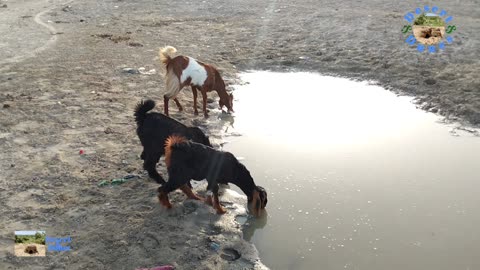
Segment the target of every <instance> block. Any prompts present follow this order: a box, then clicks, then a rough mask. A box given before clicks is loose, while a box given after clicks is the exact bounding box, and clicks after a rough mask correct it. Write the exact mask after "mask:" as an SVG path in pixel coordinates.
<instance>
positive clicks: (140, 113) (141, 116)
mask: <svg viewBox="0 0 480 270" xmlns="http://www.w3.org/2000/svg"><path fill="white" fill-rule="evenodd" d="M153 108H155V101H153V100H151V99H149V100H146V101H143V100H142V101H140V102H139V103H138V104H137V106H136V107H135V113H134V114H133V115H134V116H135V121H136V122H137V126H141V125H142V124H143V121H145V117H146V116H147V112H148V111H150V110H152V109H153Z"/></svg>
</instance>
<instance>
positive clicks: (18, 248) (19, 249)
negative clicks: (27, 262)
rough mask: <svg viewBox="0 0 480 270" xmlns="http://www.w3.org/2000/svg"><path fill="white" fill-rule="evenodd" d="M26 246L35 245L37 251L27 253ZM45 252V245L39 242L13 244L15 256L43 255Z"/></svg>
mask: <svg viewBox="0 0 480 270" xmlns="http://www.w3.org/2000/svg"><path fill="white" fill-rule="evenodd" d="M27 246H36V247H37V251H38V253H34V254H28V253H25V248H26V247H27ZM46 252H47V249H46V246H45V245H40V244H15V256H17V257H44V256H45V254H46Z"/></svg>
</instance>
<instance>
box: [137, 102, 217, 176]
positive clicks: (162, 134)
mask: <svg viewBox="0 0 480 270" xmlns="http://www.w3.org/2000/svg"><path fill="white" fill-rule="evenodd" d="M154 107H155V102H154V101H153V100H147V101H145V102H143V101H142V102H140V103H139V104H138V105H137V107H136V108H135V114H134V116H135V121H136V122H137V135H138V138H140V142H141V143H142V145H143V152H142V154H141V156H140V157H141V158H142V159H143V160H144V163H143V167H144V169H145V170H147V172H148V175H149V176H150V177H151V178H153V179H154V180H155V181H156V182H157V183H159V184H165V180H164V179H163V177H162V176H161V175H160V174H159V173H158V172H157V169H156V165H157V163H158V161H159V160H160V157H161V156H163V155H164V154H165V152H164V149H165V140H166V139H167V138H168V137H169V136H170V135H173V134H178V135H181V136H184V137H186V138H188V139H190V140H193V141H194V142H198V143H201V144H204V145H207V146H212V145H211V144H210V140H209V139H208V137H207V136H206V135H205V133H203V132H202V130H201V129H199V128H198V127H187V126H185V125H184V124H182V123H180V122H177V121H176V120H174V119H172V118H170V117H168V116H165V115H163V114H161V113H156V112H151V113H147V112H148V111H150V110H152V109H153V108H154Z"/></svg>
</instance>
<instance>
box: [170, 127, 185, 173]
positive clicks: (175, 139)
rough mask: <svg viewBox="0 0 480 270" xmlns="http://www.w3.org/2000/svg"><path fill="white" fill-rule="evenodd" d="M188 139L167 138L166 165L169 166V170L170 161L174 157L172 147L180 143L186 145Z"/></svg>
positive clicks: (173, 136)
mask: <svg viewBox="0 0 480 270" xmlns="http://www.w3.org/2000/svg"><path fill="white" fill-rule="evenodd" d="M186 141H187V139H186V138H185V137H182V136H177V135H172V136H170V137H168V138H167V140H166V141H165V165H167V168H169V167H170V160H171V157H172V146H173V145H175V144H179V143H184V142H186Z"/></svg>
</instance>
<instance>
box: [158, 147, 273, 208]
mask: <svg viewBox="0 0 480 270" xmlns="http://www.w3.org/2000/svg"><path fill="white" fill-rule="evenodd" d="M171 149H172V150H171V151H172V152H171V157H170V166H169V167H168V168H167V170H168V182H167V183H166V184H165V185H164V186H162V187H160V188H159V191H162V190H163V191H164V192H166V193H167V194H168V193H169V192H171V191H173V190H175V189H177V188H179V187H181V186H182V185H184V184H187V183H189V181H190V180H191V179H194V180H197V181H199V180H203V179H207V182H208V186H207V190H210V191H212V192H213V193H214V194H217V195H218V189H219V186H218V184H228V183H232V184H235V185H236V186H238V187H239V188H240V189H241V190H242V191H243V193H245V195H247V198H248V201H249V202H251V201H252V199H253V198H252V195H253V191H254V190H257V191H259V193H260V202H259V203H260V204H259V205H255V206H254V207H256V208H257V209H263V208H265V206H266V205H267V192H266V191H265V189H264V188H262V187H260V186H257V185H255V182H254V181H253V178H252V176H251V175H250V172H249V171H248V169H247V168H246V167H245V166H244V165H243V164H242V163H240V162H239V161H238V160H237V158H236V157H235V156H234V155H233V154H232V153H230V152H224V151H219V150H215V149H213V148H211V147H208V146H205V145H202V144H199V143H195V142H191V141H185V142H181V143H176V144H173V145H172V146H171Z"/></svg>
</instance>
